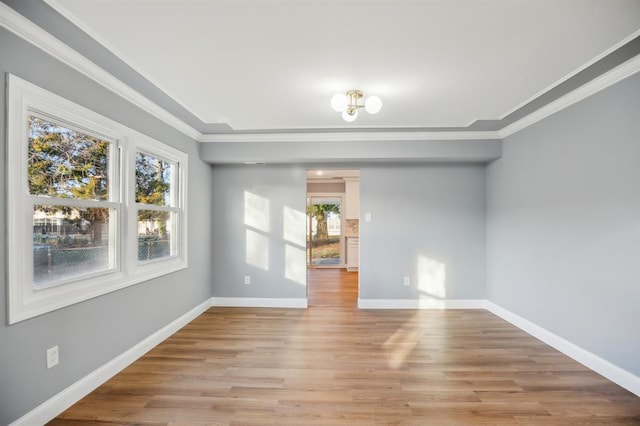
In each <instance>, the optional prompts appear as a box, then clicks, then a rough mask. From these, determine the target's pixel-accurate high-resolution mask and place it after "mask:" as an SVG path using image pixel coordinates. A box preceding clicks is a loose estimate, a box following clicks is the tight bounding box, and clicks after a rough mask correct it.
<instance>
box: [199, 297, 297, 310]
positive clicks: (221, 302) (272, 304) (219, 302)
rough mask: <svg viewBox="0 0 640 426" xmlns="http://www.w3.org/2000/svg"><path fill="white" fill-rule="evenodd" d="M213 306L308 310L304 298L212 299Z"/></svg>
mask: <svg viewBox="0 0 640 426" xmlns="http://www.w3.org/2000/svg"><path fill="white" fill-rule="evenodd" d="M211 306H218V307H236V308H306V307H307V306H308V305H307V299H304V298H282V299H279V298H268V297H212V298H211Z"/></svg>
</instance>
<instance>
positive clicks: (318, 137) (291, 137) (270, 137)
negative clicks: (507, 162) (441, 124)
mask: <svg viewBox="0 0 640 426" xmlns="http://www.w3.org/2000/svg"><path fill="white" fill-rule="evenodd" d="M499 138H500V135H499V133H498V132H493V131H487V132H424V131H422V132H411V131H405V132H401V131H396V132H332V133H324V132H323V133H320V132H316V133H303V132H299V133H248V134H242V133H234V134H210V135H202V137H201V138H200V139H199V140H200V142H209V143H216V142H238V143H242V142H360V141H433V140H485V139H499Z"/></svg>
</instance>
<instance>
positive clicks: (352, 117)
mask: <svg viewBox="0 0 640 426" xmlns="http://www.w3.org/2000/svg"><path fill="white" fill-rule="evenodd" d="M356 118H358V110H355V111H353V114H349V113H348V112H347V110H344V111H342V119H343V120H344V121H346V122H347V123H352V122H354V121H356Z"/></svg>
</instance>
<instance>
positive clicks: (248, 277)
mask: <svg viewBox="0 0 640 426" xmlns="http://www.w3.org/2000/svg"><path fill="white" fill-rule="evenodd" d="M250 284H251V275H245V276H244V285H250Z"/></svg>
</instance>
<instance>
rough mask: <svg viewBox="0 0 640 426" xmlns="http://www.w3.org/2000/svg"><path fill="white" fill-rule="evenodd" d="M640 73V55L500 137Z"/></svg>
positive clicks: (502, 136)
mask: <svg viewBox="0 0 640 426" xmlns="http://www.w3.org/2000/svg"><path fill="white" fill-rule="evenodd" d="M638 71H640V55H639V56H636V57H634V58H632V59H629V60H628V61H626V62H624V63H622V64H621V65H618V66H617V67H615V68H613V69H612V70H610V71H608V72H606V73H604V74H602V75H600V76H599V77H596V78H594V79H593V80H591V81H590V82H588V83H586V84H584V85H582V86H580V87H578V88H577V89H575V90H573V91H572V92H569V93H567V94H566V95H564V96H562V97H560V98H559V99H557V100H555V101H553V102H551V103H549V104H547V105H545V106H543V107H542V108H540V109H538V110H536V111H534V112H532V113H531V114H529V115H527V116H525V117H523V118H521V119H520V120H518V121H516V122H515V123H512V124H510V125H508V126H506V127H504V128H502V129H501V130H500V131H498V132H497V133H498V137H499V138H500V139H504V138H506V137H507V136H511V135H512V134H514V133H516V132H519V131H520V130H523V129H525V128H527V127H529V126H531V125H532V124H535V123H537V122H538V121H541V120H543V119H545V118H547V117H549V116H551V115H553V114H555V113H556V112H559V111H562V110H563V109H565V108H568V107H570V106H571V105H573V104H575V103H578V102H580V101H581V100H583V99H586V98H588V97H589V96H591V95H594V94H596V93H598V92H599V91H601V90H604V89H606V88H607V87H609V86H612V85H614V84H616V83H617V82H619V81H621V80H624V79H625V78H627V77H630V76H632V75H633V74H635V73H637V72H638Z"/></svg>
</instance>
